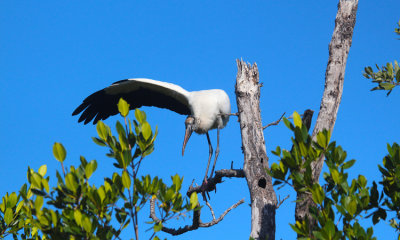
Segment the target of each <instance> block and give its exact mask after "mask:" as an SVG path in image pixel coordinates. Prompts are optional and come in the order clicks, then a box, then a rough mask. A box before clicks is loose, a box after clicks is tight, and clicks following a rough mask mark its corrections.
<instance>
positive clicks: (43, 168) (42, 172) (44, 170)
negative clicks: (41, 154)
mask: <svg viewBox="0 0 400 240" xmlns="http://www.w3.org/2000/svg"><path fill="white" fill-rule="evenodd" d="M46 172H47V166H46V165H42V166H41V167H40V168H39V170H38V173H39V174H40V175H42V177H44V175H46Z"/></svg>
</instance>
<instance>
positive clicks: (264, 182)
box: [258, 178, 267, 188]
mask: <svg viewBox="0 0 400 240" xmlns="http://www.w3.org/2000/svg"><path fill="white" fill-rule="evenodd" d="M258 186H259V187H260V188H265V187H266V186H267V180H266V179H265V178H261V179H260V180H258Z"/></svg>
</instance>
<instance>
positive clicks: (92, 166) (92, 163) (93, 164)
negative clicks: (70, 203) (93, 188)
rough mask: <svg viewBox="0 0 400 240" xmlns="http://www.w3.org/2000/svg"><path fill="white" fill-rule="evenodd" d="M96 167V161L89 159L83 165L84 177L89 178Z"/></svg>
mask: <svg viewBox="0 0 400 240" xmlns="http://www.w3.org/2000/svg"><path fill="white" fill-rule="evenodd" d="M96 169H97V162H96V161H95V160H92V161H90V163H88V164H87V165H86V167H85V175H86V178H87V179H89V178H90V176H92V174H93V172H94V171H96Z"/></svg>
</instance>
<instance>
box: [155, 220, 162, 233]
mask: <svg viewBox="0 0 400 240" xmlns="http://www.w3.org/2000/svg"><path fill="white" fill-rule="evenodd" d="M162 227H163V226H162V222H158V223H156V224H154V232H159V231H161V229H162Z"/></svg>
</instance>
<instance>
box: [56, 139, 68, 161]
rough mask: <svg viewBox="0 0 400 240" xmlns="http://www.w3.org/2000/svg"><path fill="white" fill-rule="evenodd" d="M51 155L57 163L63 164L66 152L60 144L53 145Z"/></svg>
mask: <svg viewBox="0 0 400 240" xmlns="http://www.w3.org/2000/svg"><path fill="white" fill-rule="evenodd" d="M53 155H54V157H55V158H56V159H57V161H59V162H64V160H65V157H66V156H67V152H66V151H65V148H64V146H63V145H62V144H61V143H58V142H56V143H54V145H53Z"/></svg>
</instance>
